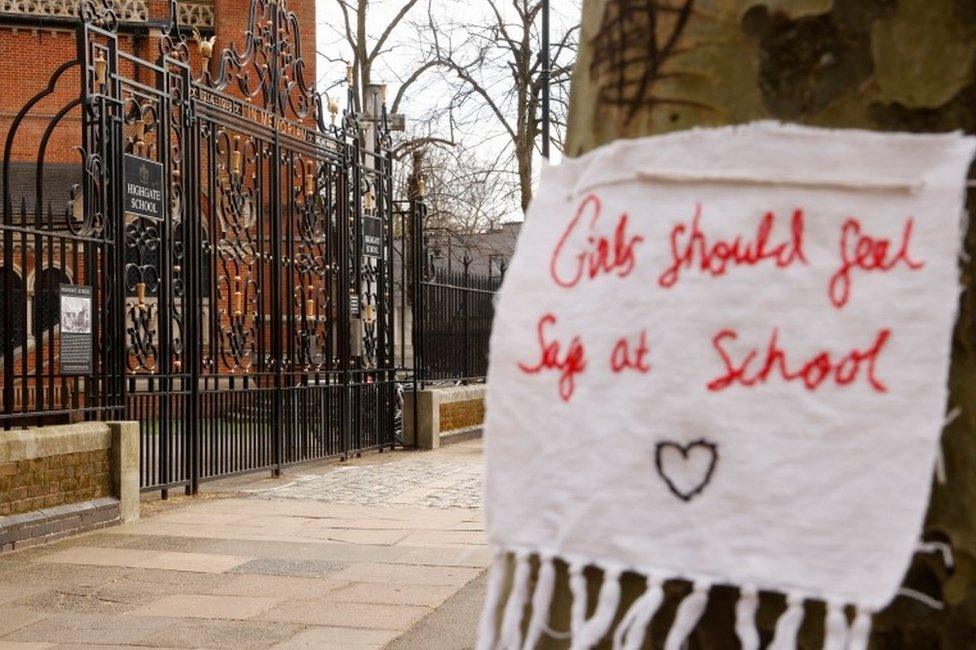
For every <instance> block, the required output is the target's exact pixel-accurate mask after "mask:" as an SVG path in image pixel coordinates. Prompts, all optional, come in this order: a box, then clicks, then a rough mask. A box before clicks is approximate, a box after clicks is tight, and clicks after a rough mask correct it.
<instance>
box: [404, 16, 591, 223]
mask: <svg viewBox="0 0 976 650" xmlns="http://www.w3.org/2000/svg"><path fill="white" fill-rule="evenodd" d="M429 2H430V3H431V4H428V7H427V16H426V19H425V20H424V21H422V22H415V25H414V26H415V29H416V31H417V41H418V43H419V44H420V46H421V48H422V50H423V52H422V56H423V63H422V64H421V66H418V72H417V76H418V77H419V76H420V75H422V74H423V73H425V72H427V71H428V70H430V71H436V74H437V75H439V77H440V78H441V79H442V80H443V81H445V82H447V84H448V87H449V88H450V89H451V92H450V97H449V99H448V101H447V102H445V103H444V104H443V106H442V108H441V111H442V113H444V114H446V116H447V118H448V122H449V128H450V129H451V131H452V133H453V132H455V131H458V130H460V131H462V132H467V133H478V134H482V135H483V134H485V133H486V128H489V125H491V124H494V126H495V127H496V128H495V132H497V133H499V134H500V136H501V142H502V144H501V145H500V146H497V145H496V148H498V149H500V150H501V151H503V152H504V153H505V155H506V156H508V158H509V161H510V164H511V168H512V169H513V170H514V171H515V175H516V178H517V184H518V196H519V205H520V206H521V208H522V209H523V210H524V209H525V208H526V207H528V204H529V202H530V200H531V198H532V184H533V171H534V170H533V165H534V163H535V156H536V154H537V153H538V148H539V147H540V145H541V143H540V135H541V119H542V115H541V111H542V107H541V93H542V76H541V72H542V65H541V57H540V47H541V37H540V33H539V26H540V25H539V23H540V22H541V21H540V16H539V12H540V11H541V7H542V3H541V0H510V2H509V4H503V3H502V1H501V0H473V2H469V3H466V4H464V5H458V6H457V8H458V11H456V12H453V16H454V17H453V18H452V17H451V15H452V12H451V11H445V10H444V5H443V4H442V3H439V4H436V5H435V4H433V2H434V0H429ZM574 4H575V3H574ZM577 15H578V14H577ZM554 27H555V28H556V29H555V33H554V34H553V38H552V39H551V40H552V45H551V48H550V52H551V60H552V66H551V81H550V83H551V86H550V87H551V89H552V102H551V108H550V117H551V120H552V124H553V127H554V128H553V134H554V138H553V144H554V145H555V146H556V147H557V148H560V149H561V147H562V143H563V133H564V127H565V123H566V119H565V116H566V113H567V109H568V83H569V76H570V73H571V72H572V66H573V63H574V60H575V57H576V48H577V38H578V33H579V25H578V23H569V24H567V25H565V26H560V25H559V24H558V23H555V24H554ZM402 94H403V92H402V90H401V92H400V93H398V97H400V96H402Z"/></svg>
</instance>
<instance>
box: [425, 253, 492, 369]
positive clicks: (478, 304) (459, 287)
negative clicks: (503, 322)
mask: <svg viewBox="0 0 976 650" xmlns="http://www.w3.org/2000/svg"><path fill="white" fill-rule="evenodd" d="M500 285H501V278H493V277H490V276H485V275H476V274H473V273H469V272H468V269H467V266H465V269H464V270H463V271H447V270H443V269H434V270H433V272H432V273H430V276H429V277H428V279H425V280H423V281H421V283H420V291H421V293H422V294H423V295H422V296H421V300H422V304H423V306H424V307H423V310H422V311H421V312H420V313H419V315H418V323H417V324H418V328H419V331H420V334H421V335H420V337H419V341H420V346H419V347H420V354H419V355H418V359H419V361H418V363H419V365H418V371H419V373H420V376H421V378H422V380H423V381H425V382H432V381H462V382H467V381H482V380H484V378H485V376H486V375H487V374H488V342H489V337H490V335H491V325H492V319H493V318H494V314H495V308H494V298H495V293H496V292H497V291H498V288H499V286H500Z"/></svg>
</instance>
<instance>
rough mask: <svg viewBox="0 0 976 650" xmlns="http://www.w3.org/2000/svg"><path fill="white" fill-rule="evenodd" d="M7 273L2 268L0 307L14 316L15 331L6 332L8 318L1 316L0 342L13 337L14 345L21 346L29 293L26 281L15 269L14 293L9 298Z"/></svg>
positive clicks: (0, 276) (1, 267) (0, 269)
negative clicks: (25, 284)
mask: <svg viewBox="0 0 976 650" xmlns="http://www.w3.org/2000/svg"><path fill="white" fill-rule="evenodd" d="M6 272H7V269H6V267H4V266H0V305H3V307H4V310H6V309H9V310H10V313H11V314H12V315H13V331H12V332H6V331H4V328H5V327H6V326H7V322H6V321H7V319H6V316H3V315H0V341H3V340H6V337H7V336H12V337H13V340H14V345H15V346H19V345H21V344H22V341H23V340H24V328H25V326H26V319H27V293H26V291H25V290H24V279H23V278H22V277H20V273H19V272H18V271H17V269H16V268H15V269H14V270H13V292H12V295H10V296H8V295H7V293H6V292H7V281H6V277H5V276H6Z"/></svg>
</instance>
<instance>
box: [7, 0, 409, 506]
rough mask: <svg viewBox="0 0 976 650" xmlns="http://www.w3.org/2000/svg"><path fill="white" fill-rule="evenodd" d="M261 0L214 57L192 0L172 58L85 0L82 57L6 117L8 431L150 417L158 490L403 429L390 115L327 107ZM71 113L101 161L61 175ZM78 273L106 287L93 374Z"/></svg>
mask: <svg viewBox="0 0 976 650" xmlns="http://www.w3.org/2000/svg"><path fill="white" fill-rule="evenodd" d="M249 4H250V7H249V11H248V14H247V15H248V16H249V21H250V24H249V27H248V30H247V31H246V32H245V33H243V34H242V35H241V40H242V41H243V42H242V43H238V47H234V46H230V47H228V48H227V49H225V50H224V51H222V52H220V53H217V52H214V57H213V60H212V61H210V60H209V58H208V60H207V61H206V62H205V65H203V66H201V67H200V68H199V69H194V68H192V67H191V57H190V56H189V52H190V48H191V47H194V48H195V47H196V46H195V44H193V43H192V40H190V39H192V35H191V34H190V33H188V31H187V30H186V29H183V28H181V27H180V25H179V23H178V20H177V3H175V2H171V3H170V20H169V24H168V25H164V26H162V31H163V37H162V38H161V39H160V54H159V57H158V59H157V60H156V61H146V60H143V59H140V58H138V57H136V56H133V55H132V54H130V53H126V52H125V51H124V48H123V46H122V43H123V42H124V39H120V35H119V21H118V19H117V17H116V15H115V13H114V9H113V7H114V5H113V3H112V2H110V1H109V0H97V1H96V0H92V1H91V2H86V3H84V11H83V12H82V20H81V21H80V22H79V24H78V27H77V40H76V42H77V52H76V56H75V58H74V59H73V60H71V61H68V62H66V63H65V64H64V65H63V66H61V67H60V68H59V69H58V70H57V71H56V72H55V74H54V75H53V76H52V78H51V79H50V83H49V86H48V88H46V89H44V90H41V91H40V92H39V93H38V95H37V96H36V97H35V98H34V99H33V100H31V102H29V103H28V104H27V105H26V106H24V107H23V109H22V110H21V111H20V112H19V113H18V114H17V115H16V116H15V117H14V119H13V120H12V122H11V123H10V125H9V128H8V129H7V134H6V140H5V151H4V161H3V176H2V180H3V187H2V188H0V190H2V192H3V215H2V216H3V218H2V225H0V236H2V238H0V311H2V313H0V339H2V343H0V368H2V372H0V396H2V401H0V427H6V428H10V427H19V426H35V425H42V424H49V423H61V422H66V421H72V420H77V419H107V418H113V419H119V418H124V419H131V420H137V421H138V422H139V423H140V431H141V442H142V474H141V484H142V487H143V489H146V490H149V489H153V490H163V491H165V490H168V489H170V488H175V487H178V486H179V487H186V489H188V490H189V491H195V490H196V489H197V486H198V483H199V482H201V481H205V480H208V479H213V478H217V477H221V476H229V475H233V474H237V473H240V472H246V471H253V470H259V469H271V470H273V471H278V470H280V469H281V467H283V466H285V465H287V464H289V463H296V462H301V461H306V460H312V459H318V458H328V457H342V456H348V455H349V454H356V453H360V452H362V451H364V450H367V449H382V448H384V447H391V446H393V444H394V443H395V426H396V425H395V420H396V417H397V400H398V395H399V393H400V391H399V390H398V386H397V382H398V380H399V381H402V380H403V379H402V375H403V373H402V372H401V369H399V368H398V367H397V366H396V363H395V359H394V341H393V309H392V290H391V287H392V282H393V273H392V268H393V261H392V259H393V252H392V251H393V244H392V239H393V236H392V230H393V216H392V164H393V162H392V155H391V142H390V136H389V131H388V128H387V120H386V112H385V108H383V107H382V106H380V105H379V104H378V102H376V103H374V105H373V106H372V107H371V108H368V109H365V110H364V111H363V112H362V113H351V112H347V113H345V114H338V112H337V111H334V112H332V114H331V115H329V114H328V113H327V112H326V111H325V106H324V103H323V101H322V100H321V98H320V97H319V96H318V95H316V94H315V93H314V91H313V90H312V88H313V85H312V84H310V83H307V82H306V80H305V79H304V74H303V70H304V63H303V61H302V58H301V52H302V47H301V40H300V33H299V26H298V24H297V19H296V17H295V15H294V13H292V12H290V11H288V10H287V7H286V5H285V3H280V2H273V1H271V0H250V2H249ZM64 89H70V91H69V92H73V95H72V98H71V99H70V100H68V101H67V102H66V103H65V105H64V106H63V107H60V108H58V107H56V108H54V109H53V111H52V109H51V107H50V106H49V105H48V104H50V102H51V101H53V99H52V98H56V97H64V96H65V95H66V94H67V93H66V92H65V90H64ZM77 89H80V92H79V91H78V90H77ZM45 102H47V103H46V104H45ZM350 104H351V103H350ZM42 108H43V110H41V109H42ZM67 118H70V119H67ZM43 119H47V120H48V122H47V123H46V126H45V127H44V128H43V129H42V130H41V132H40V135H38V131H37V129H35V128H34V127H33V125H34V124H36V123H38V122H40V121H41V120H43ZM27 123H30V124H31V128H21V127H22V126H24V125H26V124H27ZM42 123H43V122H42ZM79 124H80V127H79V126H78V125H79ZM65 129H67V130H68V131H67V132H68V134H69V137H71V138H74V140H75V141H76V142H77V143H78V150H79V153H80V154H81V159H82V160H81V164H79V165H77V166H76V167H77V169H75V172H77V173H76V176H77V178H74V179H73V181H74V182H71V183H70V184H69V185H68V186H67V187H62V186H61V184H64V183H67V182H68V181H64V178H63V175H62V176H57V175H54V174H52V173H51V167H50V165H47V162H48V161H46V160H45V158H46V155H47V152H46V149H47V144H48V142H49V141H50V139H51V136H52V134H53V133H55V132H63V131H65ZM72 129H73V131H72ZM15 142H17V143H18V150H20V151H25V150H26V151H35V150H36V151H37V152H38V154H37V159H36V160H27V161H20V162H17V161H14V160H13V156H12V151H13V149H14V143H15ZM15 163H16V164H15ZM17 165H20V167H21V168H23V169H26V173H23V174H21V177H18V176H17V173H15V172H16V171H17V169H15V168H16V167H17ZM130 165H135V166H134V167H131V166H130ZM73 169H74V167H73ZM130 173H131V174H132V177H131V179H130ZM62 181H64V183H62ZM130 182H131V183H136V184H138V183H144V184H146V187H148V188H149V190H147V191H149V192H150V193H152V192H155V193H158V198H159V200H158V201H157V202H156V203H155V204H154V206H153V209H152V210H149V211H148V212H145V211H142V212H140V210H137V209H134V208H133V205H134V204H130V203H129V202H128V200H127V195H126V192H128V191H129V190H128V186H129V185H130ZM59 183H60V184H59ZM51 194H56V195H57V197H60V198H56V199H54V200H53V201H52V199H51V198H50V195H51ZM22 195H23V196H24V197H25V198H23V199H22V198H21V196H22ZM139 196H146V194H142V195H139ZM139 205H140V206H142V205H143V204H141V203H140V204H139ZM144 207H145V206H144ZM146 209H148V208H146ZM28 277H30V278H32V279H33V281H32V282H30V283H28ZM63 287H73V289H72V290H81V291H89V290H90V292H91V293H90V304H89V306H88V307H86V310H87V313H88V314H89V316H90V319H91V322H90V323H89V326H88V331H89V333H90V342H91V348H90V354H89V356H90V359H91V365H90V367H81V366H79V367H74V368H68V367H67V364H66V363H65V362H66V349H67V347H66V338H65V334H66V332H68V331H69V330H67V329H65V321H64V314H65V308H64V303H63V298H61V296H60V294H61V293H63ZM59 301H60V302H59ZM78 352H79V350H78V349H75V350H74V353H75V354H77V353H78ZM81 352H82V354H83V355H84V353H85V351H84V350H81Z"/></svg>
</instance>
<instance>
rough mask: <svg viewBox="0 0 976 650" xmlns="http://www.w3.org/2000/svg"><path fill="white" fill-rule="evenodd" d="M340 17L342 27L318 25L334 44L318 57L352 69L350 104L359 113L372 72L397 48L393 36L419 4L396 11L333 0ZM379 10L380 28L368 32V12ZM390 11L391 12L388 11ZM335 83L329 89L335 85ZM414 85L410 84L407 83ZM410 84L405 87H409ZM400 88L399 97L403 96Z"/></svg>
mask: <svg viewBox="0 0 976 650" xmlns="http://www.w3.org/2000/svg"><path fill="white" fill-rule="evenodd" d="M334 2H335V3H336V6H337V7H338V9H339V15H341V17H342V21H341V23H339V24H338V25H334V24H333V23H332V22H329V21H325V22H324V23H322V24H321V26H322V27H324V28H325V32H326V33H331V36H332V37H333V38H332V40H333V43H332V44H331V45H329V46H326V48H325V49H324V50H320V51H319V55H320V56H321V57H323V58H325V59H326V60H327V61H329V62H331V63H339V62H342V63H345V64H347V65H348V66H350V68H351V72H352V89H353V102H354V108H355V110H357V111H359V110H362V107H363V106H364V102H363V93H364V92H365V89H366V87H367V86H369V85H370V84H371V83H372V82H373V69H374V66H375V65H376V64H377V62H378V61H379V59H380V57H382V56H383V55H384V54H388V53H390V52H392V51H393V50H394V49H395V48H396V47H397V43H396V42H395V38H394V33H395V32H396V31H397V29H398V28H399V27H400V26H401V25H404V24H405V20H406V18H407V16H408V14H409V13H410V11H411V10H412V9H413V8H414V6H415V5H416V4H417V2H418V0H403V1H402V3H401V4H398V5H396V6H395V7H392V8H391V7H389V6H388V5H385V4H381V3H380V2H378V0H334ZM379 7H382V9H383V11H382V12H380V11H375V12H372V13H375V14H379V17H380V23H381V24H382V27H380V28H379V29H378V30H375V29H370V22H371V21H369V20H368V19H369V17H370V15H371V9H377V8H379ZM391 9H392V10H391ZM423 64H424V62H420V63H419V64H418V65H417V66H415V68H416V70H415V77H419V76H420V75H421V74H422V73H423V72H424V70H426V69H428V67H429V66H428V67H424V65H423ZM341 81H342V80H337V81H335V82H333V83H332V84H331V85H332V86H334V85H338V84H339V83H341ZM410 83H413V82H410ZM409 85H410V84H407V86H409ZM327 90H328V89H327ZM402 90H403V88H402V86H401V94H402Z"/></svg>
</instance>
